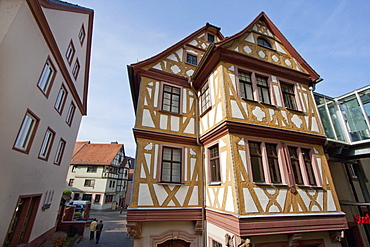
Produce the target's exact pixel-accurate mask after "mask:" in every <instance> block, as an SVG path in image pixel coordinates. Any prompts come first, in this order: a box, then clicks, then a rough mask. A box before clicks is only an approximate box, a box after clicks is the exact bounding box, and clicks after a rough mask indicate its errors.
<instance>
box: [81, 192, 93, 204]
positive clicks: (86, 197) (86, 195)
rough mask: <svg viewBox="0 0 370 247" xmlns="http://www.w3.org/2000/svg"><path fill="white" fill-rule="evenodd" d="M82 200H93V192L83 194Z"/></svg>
mask: <svg viewBox="0 0 370 247" xmlns="http://www.w3.org/2000/svg"><path fill="white" fill-rule="evenodd" d="M82 200H84V201H89V202H91V200H92V194H83V195H82Z"/></svg>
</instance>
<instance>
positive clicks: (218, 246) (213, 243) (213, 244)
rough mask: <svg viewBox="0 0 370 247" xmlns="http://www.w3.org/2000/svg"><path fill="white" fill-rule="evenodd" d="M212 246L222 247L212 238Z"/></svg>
mask: <svg viewBox="0 0 370 247" xmlns="http://www.w3.org/2000/svg"><path fill="white" fill-rule="evenodd" d="M212 247H222V244H220V243H219V242H216V241H215V240H213V239H212Z"/></svg>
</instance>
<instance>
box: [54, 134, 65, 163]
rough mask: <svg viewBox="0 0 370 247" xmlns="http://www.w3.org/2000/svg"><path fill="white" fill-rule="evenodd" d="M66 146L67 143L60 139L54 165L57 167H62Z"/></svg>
mask: <svg viewBox="0 0 370 247" xmlns="http://www.w3.org/2000/svg"><path fill="white" fill-rule="evenodd" d="M66 144H67V143H66V141H65V140H63V138H60V140H59V144H58V148H57V152H56V154H55V159H54V164H55V165H60V164H61V162H62V158H63V153H64V149H65V146H66Z"/></svg>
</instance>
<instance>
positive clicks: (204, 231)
mask: <svg viewBox="0 0 370 247" xmlns="http://www.w3.org/2000/svg"><path fill="white" fill-rule="evenodd" d="M188 82H189V85H190V87H191V89H192V90H193V93H194V95H195V123H196V130H195V134H196V138H197V145H198V146H200V160H201V174H200V177H201V185H202V186H201V187H202V196H203V197H202V245H201V246H207V244H206V236H205V233H206V226H205V216H206V215H205V200H206V194H205V186H206V185H205V179H204V174H205V167H204V159H203V145H202V144H201V143H200V133H199V132H200V122H199V120H200V117H199V97H198V93H197V91H196V90H195V88H194V86H193V79H192V77H189V80H188Z"/></svg>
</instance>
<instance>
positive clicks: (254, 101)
mask: <svg viewBox="0 0 370 247" xmlns="http://www.w3.org/2000/svg"><path fill="white" fill-rule="evenodd" d="M241 98H242V100H245V101H249V102H253V103H259V102H258V101H256V100H254V99H247V98H244V97H241Z"/></svg>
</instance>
